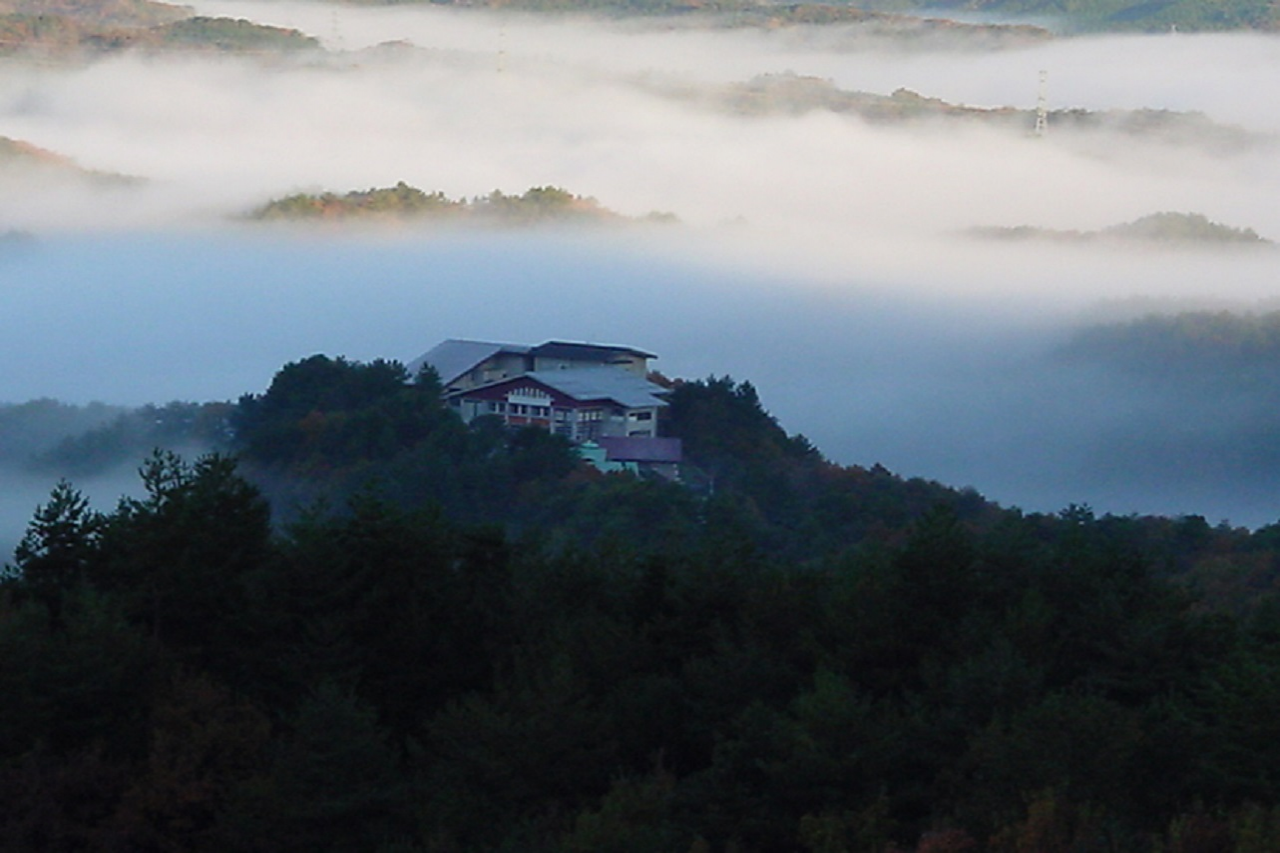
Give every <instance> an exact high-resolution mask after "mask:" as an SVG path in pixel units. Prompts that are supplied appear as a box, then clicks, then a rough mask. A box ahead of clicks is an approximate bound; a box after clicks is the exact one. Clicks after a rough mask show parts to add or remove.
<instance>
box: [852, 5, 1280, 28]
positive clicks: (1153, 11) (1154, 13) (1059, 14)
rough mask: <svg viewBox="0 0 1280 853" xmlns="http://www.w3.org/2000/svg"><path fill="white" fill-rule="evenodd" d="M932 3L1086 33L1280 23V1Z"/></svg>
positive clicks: (939, 9)
mask: <svg viewBox="0 0 1280 853" xmlns="http://www.w3.org/2000/svg"><path fill="white" fill-rule="evenodd" d="M863 5H866V6H868V7H870V8H878V9H890V10H893V9H907V10H909V9H915V8H918V4H917V3H915V2H913V0H866V2H864V4H863ZM929 8H930V9H931V10H933V12H934V14H938V15H945V14H947V13H948V12H949V11H953V10H954V11H956V12H965V13H968V14H973V13H975V12H977V13H982V14H986V15H991V16H1002V17H1022V18H1031V19H1034V20H1037V21H1054V22H1056V23H1058V25H1059V26H1062V27H1065V28H1068V29H1072V30H1076V31H1081V32H1100V31H1108V30H1111V31H1114V30H1136V31H1140V32H1143V31H1145V32H1170V31H1183V32H1192V31H1206V32H1211V31H1219V30H1240V29H1257V30H1271V31H1274V30H1276V29H1277V28H1278V26H1280V6H1277V5H1276V4H1273V3H1260V2H1257V0H1171V2H1160V3H1152V2H1149V0H933V2H931V3H929Z"/></svg>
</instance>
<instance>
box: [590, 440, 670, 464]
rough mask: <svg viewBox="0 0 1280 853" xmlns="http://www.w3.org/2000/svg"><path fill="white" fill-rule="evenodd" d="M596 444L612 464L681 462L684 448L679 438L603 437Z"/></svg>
mask: <svg viewBox="0 0 1280 853" xmlns="http://www.w3.org/2000/svg"><path fill="white" fill-rule="evenodd" d="M596 443H597V444H599V445H600V446H601V447H603V448H604V449H605V458H606V459H608V460H609V461H610V462H668V463H670V462H679V461H680V460H681V458H682V457H683V453H684V448H683V447H682V445H681V444H680V439H678V438H646V437H634V438H629V437H625V436H620V435H613V436H602V437H600V438H597V439H596Z"/></svg>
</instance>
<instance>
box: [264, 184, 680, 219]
mask: <svg viewBox="0 0 1280 853" xmlns="http://www.w3.org/2000/svg"><path fill="white" fill-rule="evenodd" d="M248 218H249V219H254V220H261V221H293V222H305V221H316V220H320V221H327V222H336V221H354V222H365V223H374V222H382V223H388V222H401V223H403V222H413V221H426V222H436V223H448V224H468V225H502V226H528V225H539V224H550V223H561V224H563V223H575V224H610V223H613V224H618V223H623V222H627V221H634V220H630V219H628V217H624V216H622V215H621V214H618V213H615V212H614V211H612V210H609V209H608V208H606V207H604V206H602V205H601V204H600V203H599V202H598V201H596V200H595V199H593V198H587V197H583V196H579V195H574V194H573V193H571V192H569V191H567V190H564V189H560V188H559V187H531V188H530V189H528V190H525V192H523V193H522V194H520V195H507V194H506V193H503V192H500V191H499V190H494V191H493V192H491V193H489V194H488V195H485V196H477V197H475V198H472V199H451V198H449V197H447V196H446V195H445V194H444V193H442V192H440V191H438V190H437V191H436V192H431V193H427V192H424V191H422V190H420V189H418V188H417V187H411V186H409V185H408V184H406V183H404V182H403V181H401V182H400V183H398V184H396V185H395V186H394V187H385V188H375V189H368V190H353V191H351V192H348V193H344V194H341V195H339V194H337V193H332V192H326V193H319V194H313V193H299V194H296V195H291V196H286V197H284V198H279V199H275V200H273V201H270V202H268V203H267V204H265V205H263V206H262V207H260V208H258V209H257V210H254V211H253V212H251V213H250V214H249V215H248ZM670 219H671V217H670V216H668V215H663V214H656V213H655V214H651V215H649V216H648V217H646V218H645V221H649V222H654V221H670Z"/></svg>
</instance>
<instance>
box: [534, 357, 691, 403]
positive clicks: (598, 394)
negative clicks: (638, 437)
mask: <svg viewBox="0 0 1280 853" xmlns="http://www.w3.org/2000/svg"><path fill="white" fill-rule="evenodd" d="M524 375H525V376H526V377H528V378H531V379H536V380H537V381H538V382H541V383H543V384H544V385H547V386H548V387H551V388H554V389H556V390H557V391H559V392H561V393H563V394H568V395H569V396H570V397H573V398H575V399H578V400H613V401H614V402H616V403H619V404H621V405H623V406H626V407H627V408H629V409H638V408H641V407H644V406H665V405H667V403H666V401H665V400H663V399H661V397H660V396H659V395H662V394H666V393H667V389H666V388H663V387H662V386H661V385H655V384H654V383H652V382H650V381H649V380H647V379H644V378H642V377H640V376H636V375H635V374H634V373H631V372H629V371H626V370H620V369H618V368H616V367H581V368H577V369H574V370H538V371H534V372H532V373H526V374H524Z"/></svg>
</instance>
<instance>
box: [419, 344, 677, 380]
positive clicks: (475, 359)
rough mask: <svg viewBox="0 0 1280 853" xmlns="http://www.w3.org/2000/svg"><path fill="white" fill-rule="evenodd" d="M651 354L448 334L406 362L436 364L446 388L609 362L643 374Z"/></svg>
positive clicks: (614, 366) (600, 346) (597, 345)
mask: <svg viewBox="0 0 1280 853" xmlns="http://www.w3.org/2000/svg"><path fill="white" fill-rule="evenodd" d="M651 358H657V356H656V355H654V354H653V353H649V352H644V351H643V350H638V349H632V348H631V347H616V346H604V345H601V344H580V343H569V342H566V341H547V342H546V343H544V344H538V345H537V346H525V345H524V344H499V343H490V342H487V341H461V340H454V339H450V340H447V341H443V342H442V343H439V344H437V345H436V346H434V347H432V349H431V350H430V351H429V352H427V353H425V354H424V355H422V356H419V357H418V358H416V359H414V360H413V361H412V362H410V363H409V371H410V372H411V373H417V372H418V370H420V369H421V368H422V367H423V366H424V365H430V366H431V367H433V368H435V371H436V373H437V374H438V375H439V376H440V382H441V384H443V385H444V390H445V392H446V393H449V392H453V391H464V390H467V389H470V388H476V387H478V386H481V385H487V384H489V383H491V382H496V381H499V380H502V379H509V378H511V377H513V376H521V375H523V374H526V373H539V372H546V371H552V370H581V369H583V368H590V367H611V368H618V369H621V370H625V371H627V372H628V373H631V374H634V375H636V376H639V377H640V378H641V379H643V378H644V377H645V376H646V375H648V372H649V359H651Z"/></svg>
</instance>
